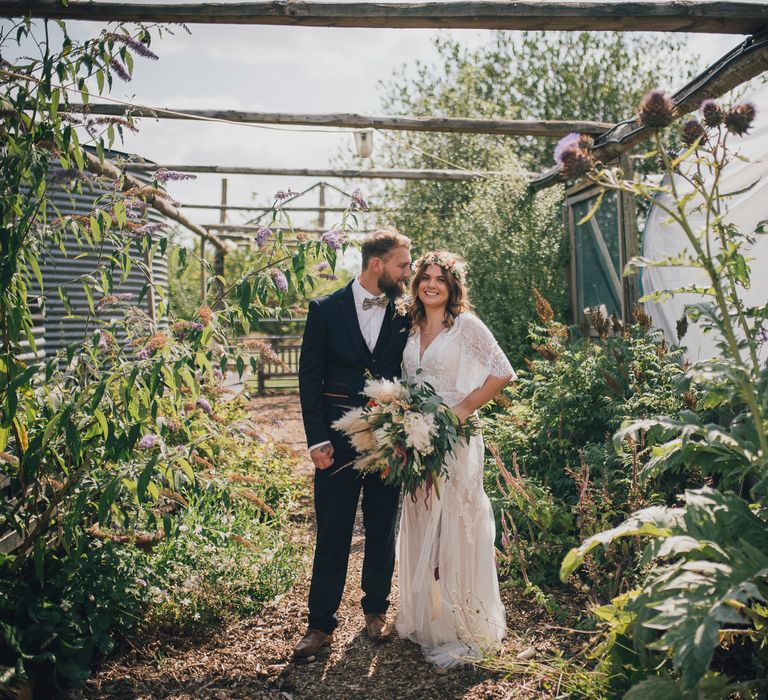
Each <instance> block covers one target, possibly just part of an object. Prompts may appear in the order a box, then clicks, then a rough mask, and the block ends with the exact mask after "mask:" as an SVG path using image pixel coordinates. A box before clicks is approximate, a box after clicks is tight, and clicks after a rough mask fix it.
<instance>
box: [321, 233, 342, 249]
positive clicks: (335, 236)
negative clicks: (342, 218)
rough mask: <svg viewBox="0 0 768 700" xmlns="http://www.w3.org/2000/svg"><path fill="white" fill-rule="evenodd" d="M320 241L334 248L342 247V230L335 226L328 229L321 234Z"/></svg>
mask: <svg viewBox="0 0 768 700" xmlns="http://www.w3.org/2000/svg"><path fill="white" fill-rule="evenodd" d="M320 242H321V243H325V245H327V246H328V247H329V248H331V249H333V250H338V249H339V248H341V231H339V230H338V229H335V228H333V229H331V230H330V231H326V232H325V233H324V234H323V235H322V236H320Z"/></svg>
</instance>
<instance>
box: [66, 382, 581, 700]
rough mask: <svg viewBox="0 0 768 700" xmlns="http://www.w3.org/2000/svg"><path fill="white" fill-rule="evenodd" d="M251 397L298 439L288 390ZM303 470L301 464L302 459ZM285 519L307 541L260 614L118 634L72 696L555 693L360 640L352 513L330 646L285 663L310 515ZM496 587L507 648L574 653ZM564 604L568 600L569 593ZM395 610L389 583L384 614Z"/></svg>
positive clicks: (304, 582) (517, 596) (279, 699)
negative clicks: (203, 628) (292, 577)
mask: <svg viewBox="0 0 768 700" xmlns="http://www.w3.org/2000/svg"><path fill="white" fill-rule="evenodd" d="M259 404H260V402H259V400H258V399H256V400H255V401H254V402H252V408H253V409H254V412H255V413H256V414H257V416H260V417H262V418H264V417H266V418H267V419H268V420H271V419H270V418H269V416H270V415H271V414H274V415H275V416H279V417H276V418H275V419H274V421H280V422H279V423H276V422H273V425H278V426H284V429H285V433H284V435H285V437H286V438H288V440H287V442H297V440H299V438H297V434H298V432H299V431H300V428H299V429H297V427H296V425H297V424H296V418H297V416H298V415H299V413H298V398H297V397H288V398H286V397H285V396H283V397H280V398H279V399H276V398H275V397H268V399H265V400H264V401H262V402H261V405H259ZM298 425H299V426H300V422H299V424H298ZM301 432H302V433H303V431H301ZM275 437H277V435H276V434H275ZM302 471H303V472H304V473H307V472H308V471H309V469H307V467H306V465H304V468H303V469H302ZM293 527H295V528H296V531H295V532H293V533H292V539H294V540H295V541H300V542H302V543H304V544H305V545H306V552H307V554H306V557H305V560H304V571H303V573H302V575H301V576H300V577H299V581H298V583H297V584H296V586H294V588H293V589H292V590H291V591H289V592H288V593H286V594H285V595H283V596H281V597H280V598H278V599H276V600H274V601H272V602H270V603H269V604H267V605H266V606H265V607H264V609H263V610H262V611H261V614H260V615H258V616H257V617H254V618H252V619H246V620H238V621H235V622H232V623H229V624H227V625H225V626H223V627H222V628H220V629H217V630H213V631H209V632H208V633H207V634H206V635H205V636H202V637H201V638H199V639H188V638H179V637H173V636H170V637H169V636H168V635H167V633H162V634H158V635H156V636H154V637H153V635H152V634H151V633H150V634H149V635H145V637H144V638H142V639H141V640H139V641H138V642H137V641H136V640H133V641H132V642H126V643H125V644H124V645H123V647H122V650H121V651H120V652H119V653H118V654H117V656H116V657H113V658H111V659H109V660H107V661H106V662H105V663H104V664H103V665H102V666H101V668H99V669H97V670H96V671H95V673H94V675H93V677H92V678H91V679H90V680H89V681H88V682H87V686H86V687H85V688H84V689H83V690H79V691H76V692H73V693H72V694H71V698H72V699H73V700H85V699H86V698H92V699H97V698H98V699H102V698H110V699H115V700H125V699H128V698H132V699H136V700H145V699H147V700H148V699H150V698H152V699H155V698H163V699H167V700H192V699H193V698H194V699H196V698H213V699H221V700H225V699H235V698H252V699H254V700H305V699H306V700H309V699H314V698H317V699H318V700H320V699H322V700H336V699H345V700H346V699H350V700H355V699H358V698H360V699H361V700H362V699H363V698H365V699H366V700H367V699H373V700H379V699H381V700H390V699H398V700H399V699H401V698H403V699H406V698H413V699H418V700H432V699H435V700H438V699H439V700H444V699H447V698H463V699H465V700H486V699H489V700H490V699H497V698H498V699H502V698H503V699H505V700H506V699H509V700H513V699H514V700H518V699H520V700H522V699H530V698H548V697H555V696H556V687H554V684H550V688H549V689H543V688H542V685H541V684H540V683H539V682H538V681H537V680H536V677H535V675H536V674H533V675H530V674H527V673H521V674H517V675H513V676H509V677H504V676H503V675H502V674H499V673H497V672H493V671H489V670H484V669H481V668H476V667H462V668H460V669H455V670H449V671H445V670H438V669H434V668H433V667H432V666H430V665H429V664H427V663H426V662H425V661H424V659H423V657H422V654H421V650H420V649H419V647H418V646H417V645H415V644H413V643H411V642H409V641H407V640H402V639H398V638H394V639H393V640H392V641H391V642H389V643H387V644H382V645H377V644H374V643H372V642H371V641H369V640H368V638H367V637H366V635H365V631H364V627H363V616H362V611H361V610H360V605H359V600H360V597H361V592H360V590H359V585H360V583H359V582H360V575H361V565H362V553H363V543H364V541H363V534H362V527H361V522H360V517H359V513H358V524H357V526H356V529H355V537H354V541H353V547H352V555H351V557H350V566H349V574H348V576H347V587H346V591H345V595H344V599H343V601H342V605H341V608H340V609H339V612H338V617H339V622H340V624H339V627H338V628H337V630H336V632H335V634H334V643H333V646H332V648H331V649H330V650H324V652H322V653H321V654H319V655H318V656H317V657H316V658H315V659H314V660H312V661H309V662H304V663H295V662H293V660H292V656H291V654H292V650H293V647H294V645H295V644H296V642H297V641H298V640H299V639H300V637H301V636H302V634H303V633H304V631H305V628H306V600H307V592H308V586H309V573H310V569H311V561H310V557H311V552H312V544H313V538H314V534H313V521H312V518H311V517H310V518H304V519H296V520H295V521H294V522H293ZM395 581H396V578H395ZM502 595H503V598H504V602H505V606H506V609H507V624H508V626H509V634H508V637H507V640H506V642H505V648H506V650H507V652H508V653H509V654H510V655H511V656H514V655H516V654H517V653H519V652H520V651H522V650H525V649H529V648H531V647H532V648H533V650H535V656H534V657H533V659H532V662H533V663H534V664H535V663H536V661H537V659H539V658H541V659H544V658H545V657H546V656H549V655H552V654H554V653H556V652H558V651H559V653H561V654H563V655H564V656H565V657H566V658H567V657H568V656H570V655H572V654H576V653H577V651H578V648H579V645H580V644H582V643H583V642H584V640H585V637H583V636H579V635H572V634H564V632H563V630H562V628H558V627H557V625H558V623H557V622H555V620H554V619H553V618H552V617H551V616H549V615H548V614H547V613H546V612H545V611H544V610H543V609H542V608H540V607H538V606H536V605H535V604H534V603H532V602H530V601H528V600H526V599H524V598H523V596H522V594H521V593H520V592H519V591H516V590H514V589H505V590H504V591H503V593H502ZM563 604H564V605H566V606H567V605H568V604H569V601H567V600H564V601H563ZM570 604H572V601H571V602H570ZM396 609H397V594H396V590H395V595H394V596H393V605H392V608H391V610H390V615H389V618H390V620H393V619H394V614H395V612H396Z"/></svg>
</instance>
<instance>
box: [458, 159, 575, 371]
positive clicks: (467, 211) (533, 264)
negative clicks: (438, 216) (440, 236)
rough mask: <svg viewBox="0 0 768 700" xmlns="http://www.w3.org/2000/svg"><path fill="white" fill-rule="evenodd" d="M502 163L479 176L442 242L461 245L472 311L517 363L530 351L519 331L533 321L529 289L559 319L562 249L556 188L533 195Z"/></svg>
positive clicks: (510, 163)
mask: <svg viewBox="0 0 768 700" xmlns="http://www.w3.org/2000/svg"><path fill="white" fill-rule="evenodd" d="M502 165H503V167H504V170H505V173H506V174H505V176H504V177H497V178H493V179H489V180H480V181H478V182H477V184H475V185H474V186H473V188H472V192H471V198H470V200H469V202H468V203H467V204H466V205H465V206H463V207H461V208H460V210H459V211H458V213H457V214H456V215H455V217H454V218H453V219H452V220H449V222H448V223H447V225H446V227H445V230H446V231H449V232H451V243H450V244H447V245H448V247H449V248H450V247H451V246H453V248H454V249H455V250H460V251H461V253H462V255H463V257H464V259H465V260H466V261H467V267H468V275H467V279H468V283H469V287H470V290H471V300H472V303H473V304H474V305H475V307H476V309H477V313H478V314H479V315H480V317H481V318H482V319H483V321H484V322H485V323H486V324H487V325H488V327H489V328H490V329H491V330H492V331H493V334H494V336H495V337H496V339H497V340H498V342H499V344H500V345H501V346H502V348H504V351H505V352H506V354H507V356H508V357H509V359H510V361H511V362H512V363H513V365H515V366H518V365H520V364H522V362H523V358H524V357H525V356H526V355H529V354H530V345H529V343H528V342H527V340H526V336H527V333H528V326H529V325H530V323H531V321H532V320H534V319H535V313H536V301H535V297H534V294H533V290H534V288H537V289H539V290H540V291H541V292H542V293H543V294H544V296H546V297H547V299H549V301H550V302H551V303H552V305H553V307H554V308H555V310H556V313H557V315H558V316H560V315H562V313H563V312H564V311H565V306H566V294H565V285H564V274H563V270H564V268H565V262H566V255H567V251H566V247H565V235H564V233H563V227H562V215H561V212H560V199H561V197H562V191H561V190H560V189H559V188H552V189H549V190H546V191H543V192H540V193H538V194H535V195H533V194H531V193H530V192H529V190H528V187H527V180H526V177H525V173H523V172H522V171H521V170H520V167H519V165H517V164H516V161H515V158H514V157H513V156H512V155H511V154H510V155H508V159H507V160H505V161H504V162H503V164H502Z"/></svg>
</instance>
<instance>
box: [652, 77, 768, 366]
mask: <svg viewBox="0 0 768 700" xmlns="http://www.w3.org/2000/svg"><path fill="white" fill-rule="evenodd" d="M745 100H749V101H751V102H753V103H754V104H755V105H756V107H757V117H756V119H755V122H754V124H753V126H752V129H751V130H750V132H749V133H748V134H747V135H745V136H742V137H737V136H733V135H729V136H728V145H729V149H730V150H731V151H732V153H739V154H740V155H742V156H745V157H747V158H748V159H749V162H744V161H742V160H739V159H737V158H732V162H731V163H730V164H729V165H728V167H727V168H726V169H725V171H724V176H723V177H722V186H721V188H720V191H721V192H723V193H729V192H737V191H739V190H742V189H743V188H745V187H748V186H749V185H750V184H752V183H753V182H755V181H759V182H758V183H757V185H756V186H754V187H753V188H752V189H750V190H749V191H748V192H745V193H743V194H740V195H736V196H733V197H731V198H728V200H727V202H726V204H725V206H726V207H727V209H728V213H727V216H726V221H727V222H728V223H732V224H735V225H736V226H737V227H738V228H739V230H740V231H741V233H743V234H747V233H751V232H753V231H754V230H755V228H756V226H757V224H758V223H759V222H761V221H763V220H764V219H768V177H767V176H768V84H766V85H763V86H761V87H760V88H759V89H758V90H756V91H755V92H753V93H752V94H749V95H746V96H744V97H743V98H740V99H739V100H738V101H739V102H743V101H745ZM675 185H676V187H677V188H678V191H679V192H681V193H685V192H689V191H690V190H691V187H690V185H688V184H687V183H686V182H685V181H684V180H683V179H682V178H680V177H677V178H676V181H675ZM670 200H671V198H670V197H669V196H667V195H664V196H660V197H658V199H657V201H658V202H661V203H663V204H666V205H667V206H669V205H670V203H671V201H670ZM698 201H700V200H698ZM693 206H695V202H692V203H690V204H689V207H688V208H689V209H690V208H692V207H693ZM668 219H669V216H668V215H667V213H666V212H664V211H663V210H662V209H661V208H660V207H659V206H657V205H655V204H654V206H653V207H652V208H651V211H650V213H649V216H648V220H647V222H646V226H645V230H644V232H643V243H642V255H643V256H644V257H646V258H650V259H652V260H660V259H661V258H663V257H666V256H669V255H678V254H680V253H682V252H684V251H686V250H689V243H688V240H687V238H686V236H685V234H684V233H683V231H682V229H681V228H680V226H679V225H678V224H677V223H675V222H671V223H664V222H665V221H666V220H668ZM688 221H689V222H690V224H691V228H692V229H693V231H700V230H701V229H702V227H703V225H704V214H703V213H693V214H691V215H690V216H689V217H688ZM712 243H713V246H712V249H713V251H717V250H719V245H718V244H717V242H716V241H715V240H714V239H713V240H712ZM743 252H744V255H745V257H747V259H748V260H749V264H750V267H751V271H752V283H751V287H750V288H749V289H745V290H742V294H741V297H742V299H743V301H744V303H745V304H746V305H747V306H764V305H765V304H767V303H768V234H762V235H760V234H758V235H757V236H756V240H755V242H754V244H753V245H751V246H748V247H745V248H744V250H743ZM750 259H751V260H750ZM640 284H641V290H642V293H643V294H650V293H651V292H654V291H657V290H663V289H675V288H678V287H684V286H686V285H691V284H699V285H708V278H707V276H706V274H705V273H704V272H703V271H702V270H699V269H696V268H690V267H652V268H645V269H643V270H642V274H641V277H640ZM706 300H707V298H705V297H703V296H701V295H698V294H690V293H681V294H676V295H675V296H674V297H672V298H671V299H665V300H663V301H660V302H646V303H645V308H646V311H647V312H648V313H649V314H650V316H651V319H652V320H653V324H654V325H655V326H656V327H657V328H660V329H661V330H663V331H664V335H665V337H666V338H667V341H668V342H670V343H673V344H678V337H677V331H676V324H677V321H678V320H679V319H680V318H681V317H682V316H683V311H684V309H685V307H686V306H687V305H690V304H695V303H699V302H702V301H706ZM717 341H718V338H717V337H716V336H715V335H714V333H713V332H709V333H704V332H703V329H702V328H701V327H700V326H699V325H698V324H693V323H691V322H689V323H688V331H687V333H686V334H685V336H684V337H683V339H682V340H681V341H679V342H680V344H681V345H683V346H685V347H686V348H687V352H686V357H687V358H688V359H689V360H691V361H693V362H695V361H698V360H705V359H709V358H711V357H715V356H717V355H718V354H719V352H718V348H717ZM762 351H763V353H762V358H763V359H764V358H765V357H766V356H768V348H766V347H763V348H762Z"/></svg>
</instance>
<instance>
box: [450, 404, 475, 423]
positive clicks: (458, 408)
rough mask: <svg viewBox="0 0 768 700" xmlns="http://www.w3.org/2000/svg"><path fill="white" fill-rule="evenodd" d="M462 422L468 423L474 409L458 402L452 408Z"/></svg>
mask: <svg viewBox="0 0 768 700" xmlns="http://www.w3.org/2000/svg"><path fill="white" fill-rule="evenodd" d="M451 410H452V411H453V412H454V413H455V414H456V417H457V418H458V419H459V422H460V423H466V422H467V419H468V418H469V417H470V416H471V415H472V411H470V410H469V409H467V408H466V407H465V406H464V403H463V402H462V403H457V404H456V405H455V406H454V407H453V408H452V409H451Z"/></svg>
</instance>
